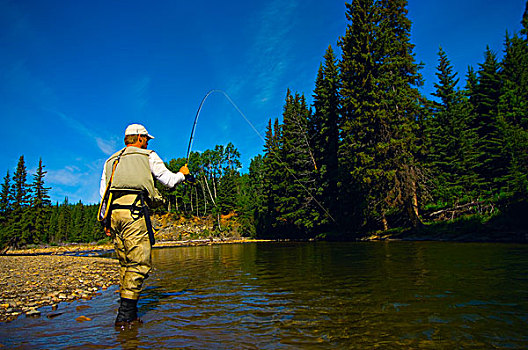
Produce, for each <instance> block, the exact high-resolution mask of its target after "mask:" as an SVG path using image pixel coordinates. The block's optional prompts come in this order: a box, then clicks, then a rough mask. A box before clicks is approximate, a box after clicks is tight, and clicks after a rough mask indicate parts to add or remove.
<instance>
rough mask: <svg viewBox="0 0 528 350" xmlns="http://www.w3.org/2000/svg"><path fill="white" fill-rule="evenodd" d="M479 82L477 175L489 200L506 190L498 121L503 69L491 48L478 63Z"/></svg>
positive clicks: (475, 92)
mask: <svg viewBox="0 0 528 350" xmlns="http://www.w3.org/2000/svg"><path fill="white" fill-rule="evenodd" d="M479 66H480V68H479V70H478V72H477V77H478V83H477V85H476V86H474V87H473V95H472V96H471V98H470V101H471V103H472V104H473V108H474V123H475V128H476V132H477V136H478V143H477V145H476V150H477V152H478V155H477V160H478V164H477V169H476V171H477V173H478V175H479V177H480V183H479V187H480V191H481V194H482V195H484V196H486V197H488V198H490V196H493V195H495V194H498V193H499V191H500V190H501V188H502V187H503V183H502V182H503V181H504V176H505V169H507V164H505V159H502V157H501V148H502V144H503V135H502V133H501V130H500V126H499V121H498V117H497V116H498V105H499V99H500V92H501V79H500V71H499V69H500V66H499V63H498V61H497V59H496V55H495V54H494V53H492V52H491V50H490V49H489V47H488V48H487V49H486V52H485V61H484V63H482V64H479Z"/></svg>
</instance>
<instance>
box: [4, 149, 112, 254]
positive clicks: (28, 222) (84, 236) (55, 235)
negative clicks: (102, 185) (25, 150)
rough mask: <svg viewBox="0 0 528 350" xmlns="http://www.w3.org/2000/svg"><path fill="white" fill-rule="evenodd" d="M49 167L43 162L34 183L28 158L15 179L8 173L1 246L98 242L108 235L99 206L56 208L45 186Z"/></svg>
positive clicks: (80, 204)
mask: <svg viewBox="0 0 528 350" xmlns="http://www.w3.org/2000/svg"><path fill="white" fill-rule="evenodd" d="M44 168H45V166H44V165H43V163H42V159H40V160H39V164H38V167H37V170H36V172H35V174H33V175H32V181H29V182H28V171H27V167H26V164H25V160H24V156H20V158H19V160H18V164H17V168H16V170H15V172H14V173H13V175H12V176H11V174H10V172H9V170H8V171H7V173H6V175H5V177H4V180H3V182H2V189H1V192H0V243H1V246H4V245H6V244H9V245H10V246H13V247H22V246H28V245H33V244H39V243H51V244H59V243H63V242H96V241H99V240H101V239H104V237H105V235H104V233H103V231H102V230H101V226H100V224H99V223H98V222H97V216H96V215H97V206H96V205H84V204H83V203H82V202H81V201H79V202H78V203H76V204H73V205H72V204H69V203H68V198H65V200H64V202H63V203H62V204H59V203H56V204H55V205H52V203H51V200H50V196H49V192H50V190H51V188H50V187H46V186H45V183H44V182H45V175H46V173H47V172H46V171H45V170H44Z"/></svg>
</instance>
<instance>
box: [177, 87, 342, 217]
mask: <svg viewBox="0 0 528 350" xmlns="http://www.w3.org/2000/svg"><path fill="white" fill-rule="evenodd" d="M214 92H218V93H221V94H223V95H224V96H225V98H227V100H228V101H229V102H230V103H231V105H232V106H233V107H234V108H235V109H236V110H237V111H238V113H239V114H240V115H241V116H242V118H244V120H245V121H246V122H247V123H248V124H249V126H251V128H252V129H253V131H254V132H255V133H256V134H257V135H258V136H259V137H260V139H261V140H262V141H263V142H264V143H265V142H266V140H265V139H264V137H263V136H262V134H261V133H260V132H259V131H258V130H257V129H256V128H255V126H254V125H253V123H251V122H250V121H249V119H248V118H246V115H245V114H244V113H243V112H242V111H241V110H240V108H238V106H237V105H236V103H235V102H233V100H232V99H231V97H229V95H228V94H227V93H226V92H225V91H223V90H219V89H213V90H210V91H209V92H207V93H206V94H205V96H204V97H203V99H202V101H201V102H200V106H199V107H198V110H197V111H196V116H195V117H194V123H193V127H192V130H191V136H190V138H189V146H188V147H187V156H186V163H185V165H186V166H187V165H188V164H189V156H190V154H191V148H192V144H193V140H194V133H195V131H196V124H197V123H198V117H199V116H200V112H201V111H202V107H203V105H204V103H205V100H207V98H208V97H209V96H210V95H211V94H212V93H214ZM272 152H273V151H272ZM275 156H276V157H277V159H278V160H279V162H280V163H281V164H282V166H284V168H285V169H286V170H287V171H288V172H289V173H290V175H291V176H292V177H293V178H294V180H295V181H297V183H298V184H299V185H301V187H302V188H303V189H304V191H306V193H308V195H309V196H310V197H311V198H312V199H313V200H314V201H315V203H316V204H317V205H318V206H319V207H320V208H321V209H322V210H323V211H324V212H325V214H326V215H327V216H328V217H329V218H330V219H332V221H333V222H337V221H336V220H335V219H334V218H333V217H332V215H330V212H329V211H328V210H327V209H326V208H325V207H323V205H322V204H321V203H320V202H319V201H318V200H317V199H316V198H315V197H314V196H313V195H312V193H311V192H310V190H309V189H308V188H306V186H305V185H304V184H303V183H302V182H301V181H300V180H299V179H298V178H297V176H295V173H294V172H293V170H291V169H290V168H289V167H288V165H287V164H286V163H285V162H284V161H283V160H282V159H281V157H280V155H279V154H277V153H276V154H275ZM316 169H317V167H316Z"/></svg>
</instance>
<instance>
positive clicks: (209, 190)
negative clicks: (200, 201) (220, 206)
mask: <svg viewBox="0 0 528 350" xmlns="http://www.w3.org/2000/svg"><path fill="white" fill-rule="evenodd" d="M204 181H205V185H206V186H207V191H208V192H209V196H210V197H211V201H212V202H213V205H214V206H215V207H216V202H215V200H214V198H213V194H212V193H211V189H210V188H209V183H208V182H207V179H206V178H205V176H204ZM213 183H214V182H213Z"/></svg>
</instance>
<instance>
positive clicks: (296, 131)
mask: <svg viewBox="0 0 528 350" xmlns="http://www.w3.org/2000/svg"><path fill="white" fill-rule="evenodd" d="M310 113H311V112H310V109H309V108H308V106H307V104H306V100H305V98H304V96H303V95H299V94H298V93H296V94H295V95H292V94H291V92H290V91H289V90H288V92H287V96H286V102H285V105H284V112H283V124H282V134H281V145H282V149H281V155H282V159H281V160H282V162H283V167H282V169H283V177H282V179H281V182H280V183H279V188H281V190H280V191H281V192H282V193H283V195H282V196H280V197H278V198H277V208H276V209H277V210H278V212H279V218H278V220H280V221H281V222H282V224H281V226H283V228H287V229H289V230H291V231H290V232H291V233H292V234H294V235H300V236H305V235H306V234H308V233H309V232H310V231H311V230H312V229H313V228H314V227H315V226H317V225H318V224H319V223H320V221H321V220H322V215H324V214H323V213H321V208H319V207H317V203H316V201H315V198H314V197H313V193H314V190H315V176H314V174H315V166H316V164H315V159H314V156H313V152H312V148H311V145H310V144H309V141H308V133H307V131H308V120H309V118H310Z"/></svg>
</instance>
